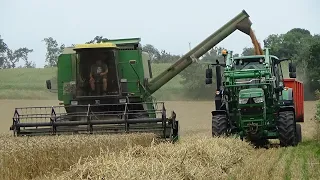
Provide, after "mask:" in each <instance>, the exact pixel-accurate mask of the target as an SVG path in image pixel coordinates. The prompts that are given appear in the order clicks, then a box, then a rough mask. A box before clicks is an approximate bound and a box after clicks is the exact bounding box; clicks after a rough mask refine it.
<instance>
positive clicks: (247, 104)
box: [206, 48, 304, 146]
mask: <svg viewBox="0 0 320 180" xmlns="http://www.w3.org/2000/svg"><path fill="white" fill-rule="evenodd" d="M223 54H224V59H225V62H224V63H220V62H218V61H217V62H216V64H211V65H212V66H215V67H216V79H217V90H216V96H215V107H216V110H214V111H212V135H213V136H220V135H227V136H228V135H232V134H236V135H238V136H240V138H241V139H244V138H245V139H247V140H249V141H251V142H253V143H254V144H257V145H265V143H267V141H268V139H279V140H280V146H295V145H297V144H298V143H299V142H300V141H301V139H302V136H301V126H300V124H298V123H297V122H303V121H304V120H303V85H302V83H301V82H299V81H297V80H295V79H294V78H296V67H295V65H294V64H293V63H292V62H290V63H289V72H290V73H289V76H290V78H284V77H283V73H282V68H281V62H283V61H286V60H288V59H279V58H277V57H276V56H273V55H270V53H269V49H267V48H266V49H265V51H264V55H254V56H243V57H232V51H230V52H229V53H228V52H227V51H224V53H223ZM211 65H209V67H208V69H207V70H206V84H211V83H212V69H211ZM222 68H223V72H222Z"/></svg>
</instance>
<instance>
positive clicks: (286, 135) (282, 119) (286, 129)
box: [278, 111, 297, 147]
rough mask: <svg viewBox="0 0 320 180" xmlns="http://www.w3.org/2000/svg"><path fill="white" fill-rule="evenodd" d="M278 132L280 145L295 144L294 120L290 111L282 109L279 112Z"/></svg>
mask: <svg viewBox="0 0 320 180" xmlns="http://www.w3.org/2000/svg"><path fill="white" fill-rule="evenodd" d="M278 133H279V140H280V146H282V147H286V146H295V145H296V144H297V143H296V142H297V139H296V138H297V136H296V122H295V119H294V114H293V112H292V111H283V112H280V113H279V119H278Z"/></svg>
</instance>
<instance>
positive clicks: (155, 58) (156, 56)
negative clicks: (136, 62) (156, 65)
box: [142, 44, 161, 62]
mask: <svg viewBox="0 0 320 180" xmlns="http://www.w3.org/2000/svg"><path fill="white" fill-rule="evenodd" d="M142 50H143V51H145V52H147V53H148V54H149V55H150V58H151V61H152V62H159V60H160V56H161V55H160V52H159V50H158V49H157V48H155V47H154V46H153V45H151V44H146V45H144V46H143V47H142Z"/></svg>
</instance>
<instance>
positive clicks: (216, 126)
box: [212, 114, 228, 136]
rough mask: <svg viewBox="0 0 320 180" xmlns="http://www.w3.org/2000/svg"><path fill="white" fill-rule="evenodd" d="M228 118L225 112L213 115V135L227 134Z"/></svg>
mask: <svg viewBox="0 0 320 180" xmlns="http://www.w3.org/2000/svg"><path fill="white" fill-rule="evenodd" d="M227 133H228V119H227V116H226V115H225V114H216V115H214V116H212V136H221V135H227Z"/></svg>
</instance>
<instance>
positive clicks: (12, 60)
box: [0, 36, 35, 69]
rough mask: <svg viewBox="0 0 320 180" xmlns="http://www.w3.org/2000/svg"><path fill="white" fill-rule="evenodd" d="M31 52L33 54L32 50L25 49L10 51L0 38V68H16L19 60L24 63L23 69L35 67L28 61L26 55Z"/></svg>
mask: <svg viewBox="0 0 320 180" xmlns="http://www.w3.org/2000/svg"><path fill="white" fill-rule="evenodd" d="M31 52H33V49H28V48H26V47H23V48H19V49H16V50H12V49H10V48H9V47H8V45H7V44H6V43H5V42H4V40H3V39H2V38H1V36H0V68H2V69H6V68H16V66H17V63H18V62H20V60H23V61H24V62H25V66H24V67H27V68H33V67H35V63H33V62H32V61H29V60H28V55H29V54H30V53H31Z"/></svg>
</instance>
